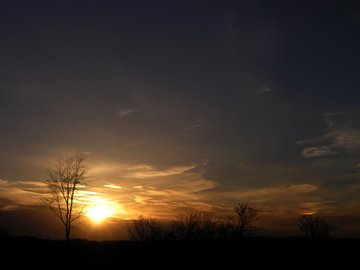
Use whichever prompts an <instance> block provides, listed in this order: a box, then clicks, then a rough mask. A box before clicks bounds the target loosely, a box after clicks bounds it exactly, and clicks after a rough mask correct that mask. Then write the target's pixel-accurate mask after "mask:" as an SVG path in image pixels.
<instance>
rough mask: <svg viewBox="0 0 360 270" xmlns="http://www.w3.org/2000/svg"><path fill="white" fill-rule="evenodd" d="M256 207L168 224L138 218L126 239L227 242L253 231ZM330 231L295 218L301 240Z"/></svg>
mask: <svg viewBox="0 0 360 270" xmlns="http://www.w3.org/2000/svg"><path fill="white" fill-rule="evenodd" d="M258 215H259V210H258V208H257V207H255V206H253V205H250V204H248V203H239V204H238V205H236V206H235V207H234V213H233V215H231V216H228V217H225V218H224V217H219V216H217V215H215V213H214V212H199V211H193V212H188V213H183V214H180V215H178V216H177V217H176V218H175V219H173V220H171V221H170V223H164V222H161V221H160V220H157V219H155V218H152V217H146V216H139V217H138V219H135V220H133V221H132V222H130V223H129V224H128V231H129V234H130V239H131V240H133V241H139V242H157V241H194V240H203V241H207V240H227V239H240V238H243V237H245V236H249V233H251V232H252V231H254V230H256V226H255V222H256V220H257V218H258ZM331 230H332V228H331V227H330V225H329V224H328V223H327V222H326V221H325V220H323V219H321V218H320V217H318V216H313V215H303V216H300V217H299V231H300V232H301V233H302V236H303V237H304V238H310V239H327V238H329V237H330V236H331Z"/></svg>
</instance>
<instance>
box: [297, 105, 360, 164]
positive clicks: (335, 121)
mask: <svg viewBox="0 0 360 270" xmlns="http://www.w3.org/2000/svg"><path fill="white" fill-rule="evenodd" d="M324 121H325V122H326V123H327V125H328V128H327V131H326V133H325V134H324V135H322V136H320V137H318V138H314V139H310V140H305V141H301V142H298V144H302V145H306V147H305V148H304V149H303V150H302V156H303V157H305V158H324V157H329V156H333V155H335V154H336V155H337V157H338V158H341V157H342V156H344V155H347V156H349V155H352V154H351V153H352V152H354V151H355V152H356V151H358V150H360V113H357V112H333V113H331V112H327V113H325V114H324Z"/></svg>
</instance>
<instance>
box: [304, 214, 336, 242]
mask: <svg viewBox="0 0 360 270" xmlns="http://www.w3.org/2000/svg"><path fill="white" fill-rule="evenodd" d="M299 223H300V224H299V230H300V231H301V232H302V233H303V235H304V236H305V237H306V238H311V239H325V238H329V237H330V233H331V227H330V225H329V224H328V223H327V222H326V221H325V220H322V219H321V218H320V217H318V216H313V215H303V216H301V217H300V218H299Z"/></svg>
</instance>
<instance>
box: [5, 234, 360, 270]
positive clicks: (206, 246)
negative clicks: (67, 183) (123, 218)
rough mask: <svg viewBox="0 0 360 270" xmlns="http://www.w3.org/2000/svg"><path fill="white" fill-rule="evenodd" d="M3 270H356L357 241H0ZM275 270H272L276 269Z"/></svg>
mask: <svg viewBox="0 0 360 270" xmlns="http://www.w3.org/2000/svg"><path fill="white" fill-rule="evenodd" d="M0 241H1V243H0V245H1V264H2V265H6V266H7V267H5V268H3V267H1V269H15V268H16V269H18V268H19V267H22V268H23V267H24V266H25V267H26V268H30V267H32V268H31V269H39V268H40V269H54V268H62V269H137V268H140V267H141V268H145V267H146V268H149V269H159V268H164V269H178V268H180V269H184V268H185V269H188V268H189V269H192V268H200V269H204V268H209V269H252V268H258V267H262V268H263V267H266V269H267V268H270V267H271V269H273V268H274V267H276V268H279V267H280V268H283V269H294V268H295V269H297V268H304V267H307V268H309V267H310V268H311V269H313V268H321V269H324V268H327V267H330V266H331V267H332V268H334V267H336V268H340V269H356V268H357V266H358V258H359V250H360V249H359V244H360V240H358V239H333V240H322V241H312V240H307V239H300V238H286V239H276V238H245V239H240V240H236V241H235V240H232V241H230V240H229V241H225V240H223V241H193V242H158V243H137V242H128V241H113V242H94V241H86V240H72V241H71V242H70V243H67V242H65V241H54V240H41V239H37V238H31V237H5V238H2V239H0ZM33 267H35V268H33ZM276 268H274V269H276Z"/></svg>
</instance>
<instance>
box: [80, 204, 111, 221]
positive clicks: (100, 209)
mask: <svg viewBox="0 0 360 270" xmlns="http://www.w3.org/2000/svg"><path fill="white" fill-rule="evenodd" d="M113 213H114V210H113V209H111V208H110V207H109V206H108V205H96V206H94V207H92V208H90V209H89V211H88V212H87V213H86V215H87V216H88V217H89V218H91V219H92V220H93V221H94V222H101V221H103V220H104V219H106V218H108V217H110V216H111V215H112V214H113Z"/></svg>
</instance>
